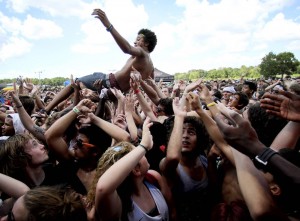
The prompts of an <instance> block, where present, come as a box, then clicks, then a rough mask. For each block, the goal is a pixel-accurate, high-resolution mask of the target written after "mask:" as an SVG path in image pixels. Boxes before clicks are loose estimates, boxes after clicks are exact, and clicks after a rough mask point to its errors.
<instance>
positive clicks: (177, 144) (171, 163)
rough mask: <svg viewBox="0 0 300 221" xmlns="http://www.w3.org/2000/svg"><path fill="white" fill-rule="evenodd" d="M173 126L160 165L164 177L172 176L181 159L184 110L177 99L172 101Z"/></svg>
mask: <svg viewBox="0 0 300 221" xmlns="http://www.w3.org/2000/svg"><path fill="white" fill-rule="evenodd" d="M173 110H174V115H175V118H174V126H173V129H172V133H171V136H170V139H169V143H168V147H167V154H166V157H165V158H164V159H162V161H161V163H160V169H161V171H162V173H163V174H164V175H165V176H166V177H170V176H174V174H175V173H176V168H177V166H178V163H179V161H180V159H181V156H182V155H181V148H182V131H183V122H184V118H185V116H186V110H185V108H183V109H181V107H180V105H179V99H178V98H174V99H173Z"/></svg>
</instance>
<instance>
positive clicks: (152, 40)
mask: <svg viewBox="0 0 300 221" xmlns="http://www.w3.org/2000/svg"><path fill="white" fill-rule="evenodd" d="M138 34H142V35H144V41H145V43H148V44H149V45H148V50H149V52H152V51H153V50H154V48H155V46H156V44H157V38H156V35H155V33H154V32H153V31H150V30H149V29H141V30H139V32H138Z"/></svg>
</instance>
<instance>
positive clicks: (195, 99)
mask: <svg viewBox="0 0 300 221" xmlns="http://www.w3.org/2000/svg"><path fill="white" fill-rule="evenodd" d="M187 99H188V101H189V102H190V104H191V107H192V109H193V110H195V111H196V112H197V114H198V115H199V116H200V117H201V119H202V121H203V123H204V125H205V128H206V130H207V132H208V134H209V136H210V137H211V139H212V140H213V141H214V143H215V144H216V145H217V147H218V148H220V150H221V151H222V152H223V154H224V155H225V156H226V158H228V159H229V161H230V162H231V163H232V164H233V165H234V160H233V156H232V152H231V147H230V145H228V144H227V142H226V141H225V140H224V138H223V135H222V134H221V132H220V130H219V128H218V126H217V124H216V122H215V121H214V120H213V119H212V118H211V117H210V116H209V115H208V114H207V113H206V112H205V111H204V110H203V109H202V107H201V104H200V99H199V96H198V95H197V94H194V93H193V92H190V93H189V94H188V95H187ZM209 108H210V109H214V108H217V107H216V106H215V105H213V106H210V107H209ZM214 112H219V111H218V110H214Z"/></svg>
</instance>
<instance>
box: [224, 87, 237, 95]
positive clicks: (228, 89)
mask: <svg viewBox="0 0 300 221" xmlns="http://www.w3.org/2000/svg"><path fill="white" fill-rule="evenodd" d="M225 91H227V92H229V93H232V94H234V93H236V91H235V90H234V87H233V86H230V87H224V88H223V92H225Z"/></svg>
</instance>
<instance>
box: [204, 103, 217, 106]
mask: <svg viewBox="0 0 300 221" xmlns="http://www.w3.org/2000/svg"><path fill="white" fill-rule="evenodd" d="M215 105H216V103H215V102H211V103H209V104H207V105H206V106H207V107H211V106H215Z"/></svg>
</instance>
